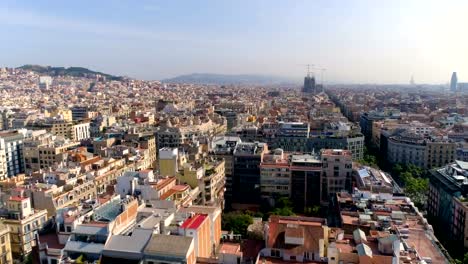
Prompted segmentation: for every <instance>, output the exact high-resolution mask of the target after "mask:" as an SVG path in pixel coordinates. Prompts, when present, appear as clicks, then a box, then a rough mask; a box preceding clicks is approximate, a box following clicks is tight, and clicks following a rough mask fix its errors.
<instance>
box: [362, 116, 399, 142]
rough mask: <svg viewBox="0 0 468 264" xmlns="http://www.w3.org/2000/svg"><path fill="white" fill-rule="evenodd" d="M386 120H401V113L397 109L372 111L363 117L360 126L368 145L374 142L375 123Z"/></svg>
mask: <svg viewBox="0 0 468 264" xmlns="http://www.w3.org/2000/svg"><path fill="white" fill-rule="evenodd" d="M385 119H400V112H399V111H398V110H395V109H388V110H386V111H370V112H366V113H363V114H362V115H361V118H360V120H359V126H360V127H361V132H362V134H363V135H364V136H365V139H366V143H371V142H372V134H373V132H372V130H373V128H374V122H375V121H382V120H385Z"/></svg>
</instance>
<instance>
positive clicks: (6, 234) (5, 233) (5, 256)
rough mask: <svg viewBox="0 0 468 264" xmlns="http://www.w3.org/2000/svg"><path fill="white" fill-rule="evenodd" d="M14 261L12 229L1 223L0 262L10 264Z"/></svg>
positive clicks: (0, 263)
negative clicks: (11, 238)
mask: <svg viewBox="0 0 468 264" xmlns="http://www.w3.org/2000/svg"><path fill="white" fill-rule="evenodd" d="M12 262H13V257H12V255H11V240H10V230H9V229H8V226H6V225H4V224H0V264H9V263H12Z"/></svg>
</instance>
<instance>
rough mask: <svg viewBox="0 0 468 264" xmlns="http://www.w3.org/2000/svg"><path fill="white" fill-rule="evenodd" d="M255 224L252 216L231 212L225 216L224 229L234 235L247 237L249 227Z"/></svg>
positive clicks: (223, 218)
mask: <svg viewBox="0 0 468 264" xmlns="http://www.w3.org/2000/svg"><path fill="white" fill-rule="evenodd" d="M251 224H253V218H252V216H250V215H248V214H245V213H241V212H230V213H226V214H223V217H222V228H223V230H226V231H232V232H233V233H234V234H240V235H242V236H245V235H246V234H247V227H249V225H251Z"/></svg>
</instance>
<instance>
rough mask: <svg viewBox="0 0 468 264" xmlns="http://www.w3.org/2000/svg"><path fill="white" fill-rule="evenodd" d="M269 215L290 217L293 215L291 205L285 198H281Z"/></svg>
mask: <svg viewBox="0 0 468 264" xmlns="http://www.w3.org/2000/svg"><path fill="white" fill-rule="evenodd" d="M269 215H280V216H290V215H294V210H293V204H292V202H291V200H289V198H287V197H281V198H279V199H278V201H277V202H276V206H275V209H274V210H273V211H271V212H269Z"/></svg>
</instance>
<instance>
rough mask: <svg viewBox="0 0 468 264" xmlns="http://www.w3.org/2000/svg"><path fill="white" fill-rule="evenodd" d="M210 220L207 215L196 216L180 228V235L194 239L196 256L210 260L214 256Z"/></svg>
mask: <svg viewBox="0 0 468 264" xmlns="http://www.w3.org/2000/svg"><path fill="white" fill-rule="evenodd" d="M210 225H211V223H210V219H209V217H208V215H206V214H195V215H194V216H193V217H191V218H188V219H187V220H185V222H184V223H183V224H182V226H181V227H180V228H179V235H181V236H186V237H193V242H194V246H195V255H196V256H197V257H202V258H209V257H210V256H212V255H214V246H213V245H212V244H211V239H210V236H211V230H210Z"/></svg>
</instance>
